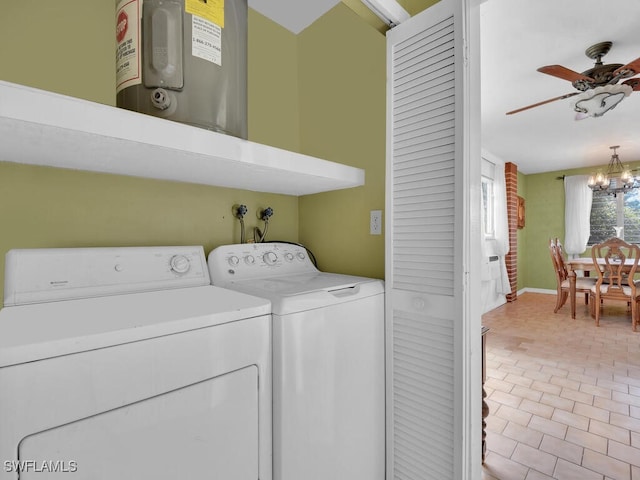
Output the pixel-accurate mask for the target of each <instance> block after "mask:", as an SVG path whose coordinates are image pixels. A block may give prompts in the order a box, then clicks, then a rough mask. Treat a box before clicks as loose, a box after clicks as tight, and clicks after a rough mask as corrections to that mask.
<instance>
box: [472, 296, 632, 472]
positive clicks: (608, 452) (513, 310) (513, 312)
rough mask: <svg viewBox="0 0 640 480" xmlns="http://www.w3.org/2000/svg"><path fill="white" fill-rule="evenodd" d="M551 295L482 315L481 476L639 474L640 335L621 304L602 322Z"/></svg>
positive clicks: (581, 307)
mask: <svg viewBox="0 0 640 480" xmlns="http://www.w3.org/2000/svg"><path fill="white" fill-rule="evenodd" d="M577 302H578V303H577V315H576V319H575V320H572V319H571V316H570V312H569V308H570V307H569V305H568V303H567V304H566V305H565V306H563V307H562V309H560V310H559V311H558V313H556V314H554V313H553V308H554V305H555V295H546V294H539V293H525V294H523V295H521V296H520V297H519V298H518V300H517V301H516V302H514V303H510V304H506V305H504V306H502V307H500V308H498V309H496V310H493V311H492V312H489V313H487V314H485V315H484V316H483V320H482V323H483V325H485V326H487V327H489V328H490V329H491V330H490V331H489V333H488V334H487V335H488V336H487V381H486V384H485V388H486V392H487V395H488V400H487V402H488V404H489V408H490V414H489V417H488V418H487V448H488V452H487V457H486V460H485V465H484V468H483V479H484V480H542V479H557V480H574V479H575V480H592V479H593V480H640V332H638V333H634V332H633V331H632V330H631V315H630V314H627V312H626V305H624V303H612V302H609V303H607V304H606V306H605V307H604V310H603V316H602V317H601V319H600V327H599V328H597V327H596V326H595V324H594V321H593V319H592V318H591V316H590V315H589V312H588V307H587V306H586V305H584V300H582V299H580V298H579V299H578V300H577Z"/></svg>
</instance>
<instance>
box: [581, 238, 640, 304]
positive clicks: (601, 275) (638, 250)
mask: <svg viewBox="0 0 640 480" xmlns="http://www.w3.org/2000/svg"><path fill="white" fill-rule="evenodd" d="M591 257H592V259H593V263H594V265H598V268H596V272H597V274H598V280H597V282H596V289H597V290H598V292H600V296H602V297H605V298H606V297H615V298H621V299H628V298H629V297H631V298H636V296H637V295H636V285H635V282H633V278H634V275H635V273H636V270H637V268H638V260H639V259H640V247H638V246H637V245H634V244H629V243H627V242H625V241H624V240H621V239H620V238H617V237H613V238H610V239H608V240H606V241H604V242H602V243H599V244H597V245H594V246H593V247H591ZM627 260H630V262H627ZM603 284H606V285H608V286H607V287H606V288H605V289H602V288H601V287H602V285H603Z"/></svg>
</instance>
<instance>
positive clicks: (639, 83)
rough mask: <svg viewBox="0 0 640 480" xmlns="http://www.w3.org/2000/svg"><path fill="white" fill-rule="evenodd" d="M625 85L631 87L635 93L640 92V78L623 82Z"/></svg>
mask: <svg viewBox="0 0 640 480" xmlns="http://www.w3.org/2000/svg"><path fill="white" fill-rule="evenodd" d="M622 84H623V85H629V86H630V87H631V88H633V91H634V92H640V78H631V79H629V80H625V81H624V82H622Z"/></svg>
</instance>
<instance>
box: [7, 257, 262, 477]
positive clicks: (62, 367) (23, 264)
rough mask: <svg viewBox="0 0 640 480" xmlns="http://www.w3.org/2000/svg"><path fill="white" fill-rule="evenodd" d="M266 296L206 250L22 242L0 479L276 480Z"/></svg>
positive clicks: (16, 262)
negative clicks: (219, 269) (217, 264)
mask: <svg viewBox="0 0 640 480" xmlns="http://www.w3.org/2000/svg"><path fill="white" fill-rule="evenodd" d="M269 311H270V306H269V302H268V301H265V300H263V299H260V298H257V297H251V296H249V295H245V294H242V293H238V292H229V291H228V290H223V289H220V288H217V287H214V286H211V285H210V279H209V274H208V270H207V264H206V259H205V256H204V251H203V249H202V247H148V248H147V247H138V248H87V249H32V250H12V251H10V252H9V253H8V254H7V256H6V275H5V298H4V308H3V309H2V310H0V459H2V461H3V464H2V465H1V466H0V478H1V479H16V478H18V477H19V478H20V479H21V480H25V479H26V480H28V479H35V478H37V479H39V480H44V479H49V478H61V477H62V476H61V472H73V473H72V474H70V478H71V477H73V478H74V479H78V480H80V479H82V480H107V479H108V480H113V479H119V480H124V479H128V480H145V479H148V480H158V479H167V480H169V479H171V480H175V479H177V478H184V479H194V480H197V479H219V480H230V479H234V480H256V479H258V478H259V479H270V478H271V476H272V463H271V377H270V375H271V373H270V372H271V370H270V369H271V364H270V356H271V353H270V324H269V320H270V317H269Z"/></svg>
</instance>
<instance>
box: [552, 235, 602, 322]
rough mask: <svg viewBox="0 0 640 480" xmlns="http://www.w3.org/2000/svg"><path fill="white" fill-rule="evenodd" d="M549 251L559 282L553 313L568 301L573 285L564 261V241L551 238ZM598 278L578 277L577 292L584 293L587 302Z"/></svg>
mask: <svg viewBox="0 0 640 480" xmlns="http://www.w3.org/2000/svg"><path fill="white" fill-rule="evenodd" d="M549 253H550V254H551V262H552V263H553V268H554V270H555V273H556V284H557V289H558V293H557V297H556V307H555V309H554V310H553V313H558V310H560V308H561V307H562V306H563V305H564V304H565V303H566V301H567V298H569V293H570V291H571V285H570V284H569V272H568V270H567V265H566V263H565V261H564V252H563V251H562V243H561V242H560V240H559V239H558V238H551V239H549ZM595 283H596V278H588V277H576V294H577V293H578V292H580V293H584V294H585V296H584V302H585V304H588V303H589V295H590V293H591V288H592V287H593V286H594V285H595Z"/></svg>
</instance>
